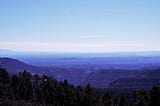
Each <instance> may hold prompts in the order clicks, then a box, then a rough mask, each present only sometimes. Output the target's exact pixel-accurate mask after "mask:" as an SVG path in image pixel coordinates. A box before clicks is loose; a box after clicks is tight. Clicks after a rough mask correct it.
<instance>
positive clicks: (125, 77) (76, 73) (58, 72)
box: [0, 58, 160, 88]
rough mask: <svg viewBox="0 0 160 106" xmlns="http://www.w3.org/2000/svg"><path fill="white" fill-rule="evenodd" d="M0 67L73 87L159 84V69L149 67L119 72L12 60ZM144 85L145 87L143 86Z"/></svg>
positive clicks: (1, 59)
mask: <svg viewBox="0 0 160 106" xmlns="http://www.w3.org/2000/svg"><path fill="white" fill-rule="evenodd" d="M0 67H1V68H5V69H6V70H7V71H8V72H9V73H11V74H16V73H18V72H20V71H23V70H27V71H29V72H31V73H32V74H46V75H49V76H51V77H54V78H56V79H58V80H65V79H66V80H68V81H69V82H70V83H72V84H74V85H84V86H85V85H86V84H87V83H90V84H91V85H92V86H93V87H95V88H107V87H110V88H117V87H118V88H127V87H132V88H134V87H135V88H136V87H140V86H143V87H151V86H152V85H155V84H156V85H159V83H160V77H159V76H160V68H158V67H149V68H146V69H145V68H144V69H143V70H120V69H116V68H112V67H110V68H105V69H101V68H99V69H97V68H95V67H92V66H91V67H90V68H89V67H39V66H33V65H28V64H26V63H24V62H21V61H19V60H17V59H12V58H0ZM136 82H137V84H136ZM145 84H146V86H144V85H145ZM130 85H132V86H130Z"/></svg>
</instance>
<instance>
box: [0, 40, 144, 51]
mask: <svg viewBox="0 0 160 106" xmlns="http://www.w3.org/2000/svg"><path fill="white" fill-rule="evenodd" d="M0 48H2V49H10V50H18V51H47V52H109V51H135V50H136V51H142V50H144V49H143V48H145V45H141V44H130V43H76V42H63V43H45V42H44V43H41V42H0Z"/></svg>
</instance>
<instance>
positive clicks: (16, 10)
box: [0, 0, 160, 52]
mask: <svg viewBox="0 0 160 106" xmlns="http://www.w3.org/2000/svg"><path fill="white" fill-rule="evenodd" d="M0 48H1V49H10V50H17V51H47V52H48V51H52V52H113V51H114V52H119V51H160V0H1V1H0Z"/></svg>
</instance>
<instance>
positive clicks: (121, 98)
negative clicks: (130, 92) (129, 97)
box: [119, 93, 126, 106]
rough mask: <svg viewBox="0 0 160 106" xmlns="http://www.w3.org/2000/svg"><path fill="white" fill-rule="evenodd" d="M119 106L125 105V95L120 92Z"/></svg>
mask: <svg viewBox="0 0 160 106" xmlns="http://www.w3.org/2000/svg"><path fill="white" fill-rule="evenodd" d="M119 106H126V97H125V95H124V93H121V95H120V99H119Z"/></svg>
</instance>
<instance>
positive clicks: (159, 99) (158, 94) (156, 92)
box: [150, 87, 160, 106]
mask: <svg viewBox="0 0 160 106" xmlns="http://www.w3.org/2000/svg"><path fill="white" fill-rule="evenodd" d="M150 106H160V89H159V87H153V88H152V90H151V92H150Z"/></svg>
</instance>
